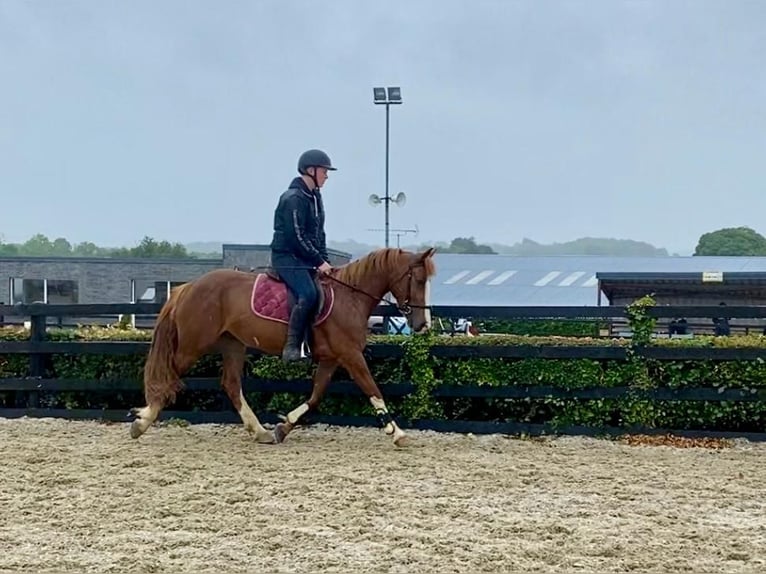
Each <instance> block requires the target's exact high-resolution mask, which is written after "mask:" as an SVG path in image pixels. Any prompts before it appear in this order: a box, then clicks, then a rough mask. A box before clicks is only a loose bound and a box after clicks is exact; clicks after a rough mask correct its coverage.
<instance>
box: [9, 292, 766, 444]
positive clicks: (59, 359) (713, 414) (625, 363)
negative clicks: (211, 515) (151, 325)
mask: <svg viewBox="0 0 766 574" xmlns="http://www.w3.org/2000/svg"><path fill="white" fill-rule="evenodd" d="M631 322H632V328H633V331H634V339H632V340H625V339H607V338H604V339H601V338H593V337H542V336H540V337H538V336H514V335H509V336H483V337H463V336H455V337H444V336H436V335H425V336H415V337H403V336H371V337H370V343H371V344H375V343H393V344H397V345H402V346H403V347H404V351H405V354H404V357H403V358H402V359H374V360H370V368H371V370H372V373H373V376H374V377H375V379H376V381H377V382H378V383H379V384H380V385H381V386H382V391H383V393H384V396H386V389H385V385H386V384H390V383H397V382H410V381H411V382H413V383H415V386H416V391H415V392H414V393H412V394H411V395H409V396H406V397H401V398H394V397H390V396H386V399H387V402H388V404H389V406H390V407H391V408H392V410H393V411H394V413H395V414H396V416H398V417H401V418H405V419H423V418H426V419H461V420H479V421H503V422H504V421H518V422H528V423H551V424H552V425H553V426H554V427H556V426H568V425H587V426H593V427H601V426H617V427H629V426H633V425H640V426H646V427H655V428H672V429H704V430H718V431H739V432H764V431H766V402H764V401H760V402H733V401H732V402H719V401H649V400H645V399H642V398H639V397H638V396H636V397H633V396H628V397H625V398H620V399H599V400H582V399H559V398H541V399H491V398H462V397H461V398H450V397H443V398H434V397H433V396H432V394H431V391H432V389H433V388H434V387H436V386H437V385H479V386H502V385H546V386H552V387H557V388H562V389H577V388H590V387H624V386H628V387H631V388H632V389H635V390H636V391H641V390H644V389H652V388H673V389H682V388H692V387H713V388H718V389H724V388H745V389H752V390H754V391H763V390H766V363H764V361H762V360H754V361H657V360H648V359H643V358H641V357H640V356H638V355H636V354H635V353H634V352H633V347H632V346H631V345H636V344H652V345H658V346H660V345H661V346H684V347H756V348H766V337H763V336H761V335H749V336H738V337H694V338H692V339H683V340H676V339H671V340H667V339H662V340H650V333H651V327H652V326H653V323H652V320H651V319H649V318H648V317H647V316H646V314H645V306H644V307H642V306H641V305H638V306H636V307H635V308H634V314H633V315H632V316H631ZM28 336H29V334H28V332H27V331H24V330H23V329H12V328H5V329H0V339H2V340H22V339H27V338H28ZM150 336H151V334H150V333H149V332H146V331H136V330H129V329H128V330H123V329H104V328H81V329H77V330H52V331H50V333H49V338H50V339H51V340H56V341H63V340H149V338H150ZM436 344H438V345H522V344H523V345H560V346H573V345H577V346H580V345H589V346H619V347H625V348H627V349H628V358H627V360H591V359H575V360H567V359H481V358H459V359H443V358H435V357H433V356H432V355H431V353H430V352H429V347H430V346H432V345H436ZM144 358H145V357H144V355H133V356H131V355H127V356H124V355H118V356H102V355H63V354H62V355H51V357H50V361H49V364H48V371H47V373H46V376H47V377H51V378H85V379H110V378H128V379H134V380H136V381H140V380H141V373H142V368H143V362H144ZM28 365H29V359H28V357H27V356H23V355H5V356H2V355H0V378H10V377H23V376H26V375H27V374H28ZM246 372H247V373H248V374H249V375H250V376H253V377H260V378H269V379H280V380H290V379H309V378H310V375H311V366H310V365H304V364H293V365H284V364H282V363H281V361H280V360H279V358H277V357H259V358H251V359H249V361H248V364H247V367H246ZM219 374H220V360H219V358H218V357H217V356H213V355H210V356H206V357H203V358H202V359H201V360H200V361H199V362H198V363H197V364H196V365H195V366H194V368H193V370H192V371H191V372H190V373H189V374H188V376H190V377H218V376H219ZM348 378H349V377H348V374H347V373H346V372H344V371H343V370H342V369H339V370H338V372H337V373H336V375H335V379H336V380H348ZM247 398H248V400H249V401H250V402H251V404H252V406H253V408H254V409H255V410H256V411H264V410H265V411H269V412H273V413H285V412H287V411H289V410H291V409H292V408H294V407H295V406H296V405H297V404H298V403H299V402H300V401H301V400H303V399H304V398H305V397H302V396H296V395H294V394H290V393H265V392H254V393H249V394H248V397H247ZM13 400H14V398H13V396H12V394H11V393H9V392H5V393H3V392H2V391H0V406H12V405H11V403H12V402H13ZM40 404H41V406H51V407H57V408H61V407H63V408H118V409H120V408H129V407H131V406H140V405H142V404H143V396H142V392H141V391H140V390H137V391H136V392H123V393H112V394H109V393H105V394H94V393H90V394H87V395H86V394H84V393H57V394H48V395H44V396H41V397H40ZM226 405H227V403H226V401H223V402H222V401H221V397H220V394H219V393H215V394H214V393H202V392H198V393H192V392H188V391H187V392H185V393H182V394H181V395H179V399H178V402H177V403H176V405H175V406H174V407H173V408H177V409H181V410H183V409H190V410H195V409H219V408H226ZM319 412H320V413H322V414H344V415H366V416H369V415H371V414H372V413H371V410H370V407H369V403H368V402H367V400H366V399H364V398H362V397H359V396H338V395H327V396H326V397H325V399H324V401H323V403H322V405H321V407H320V409H319Z"/></svg>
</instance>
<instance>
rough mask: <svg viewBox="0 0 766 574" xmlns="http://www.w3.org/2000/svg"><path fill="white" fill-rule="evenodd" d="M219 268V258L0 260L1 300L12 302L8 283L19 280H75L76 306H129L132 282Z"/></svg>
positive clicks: (188, 277) (179, 278)
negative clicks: (119, 304) (109, 304)
mask: <svg viewBox="0 0 766 574" xmlns="http://www.w3.org/2000/svg"><path fill="white" fill-rule="evenodd" d="M220 267H221V260H218V259H196V260H195V259H187V260H161V259H158V260H148V259H96V258H92V259H91V258H72V257H51V258H21V257H19V258H3V259H0V281H2V284H0V301H3V302H5V303H10V302H11V299H10V296H11V293H10V280H11V279H14V278H18V279H48V280H49V281H50V280H72V281H77V283H78V291H79V296H78V302H79V303H130V298H131V280H135V281H137V282H143V283H145V282H154V281H171V282H186V281H190V280H192V279H194V278H196V277H199V276H200V275H202V274H204V273H206V272H208V271H211V270H213V269H218V268H220ZM136 296H140V293H137V294H136Z"/></svg>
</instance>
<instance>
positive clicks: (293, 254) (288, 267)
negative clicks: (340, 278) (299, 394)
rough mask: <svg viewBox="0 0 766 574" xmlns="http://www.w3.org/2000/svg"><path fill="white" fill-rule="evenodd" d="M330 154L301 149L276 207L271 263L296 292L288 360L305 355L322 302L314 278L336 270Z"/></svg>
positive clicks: (286, 350) (286, 348) (284, 353)
mask: <svg viewBox="0 0 766 574" xmlns="http://www.w3.org/2000/svg"><path fill="white" fill-rule="evenodd" d="M335 169H336V168H334V167H333V166H332V162H331V161H330V158H329V156H328V155H327V154H326V153H325V152H323V151H321V150H318V149H311V150H308V151H306V152H304V153H303V154H301V156H300V158H299V159H298V173H299V174H300V177H296V178H295V179H293V180H292V182H290V185H289V186H288V188H287V191H285V192H284V193H283V194H282V195H281V196H280V197H279V203H278V204H277V208H276V210H275V211H274V237H273V239H272V241H271V266H272V268H273V269H274V270H275V271H276V272H277V273H278V274H279V276H280V278H281V279H282V280H283V281H284V282H285V283H286V284H287V286H288V288H289V289H290V291H291V292H292V294H293V295H294V297H295V306H294V307H293V309H292V312H291V314H290V320H289V321H288V324H287V342H286V344H285V346H284V349H283V350H282V359H283V360H284V361H296V360H298V359H301V358H302V357H303V354H302V348H301V347H302V343H303V340H304V337H305V334H306V329H307V326H308V325H307V323H308V320H309V317H311V316H313V311H314V310H315V307H316V305H317V303H318V301H319V293H318V292H317V287H316V284H315V283H314V277H315V275H316V272H317V271H319V272H320V273H324V274H327V273H330V272H331V271H332V266H331V265H330V263H329V256H328V255H327V245H326V240H325V231H324V204H323V203H322V195H321V193H320V191H319V190H320V188H321V187H322V186H323V185H324V184H325V182H326V181H327V178H328V173H327V172H328V171H335Z"/></svg>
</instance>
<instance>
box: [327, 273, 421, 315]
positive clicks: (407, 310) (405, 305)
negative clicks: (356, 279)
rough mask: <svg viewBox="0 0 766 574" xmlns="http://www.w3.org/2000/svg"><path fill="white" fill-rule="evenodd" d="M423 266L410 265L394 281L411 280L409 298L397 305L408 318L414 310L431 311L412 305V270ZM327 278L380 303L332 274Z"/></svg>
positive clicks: (375, 298)
mask: <svg viewBox="0 0 766 574" xmlns="http://www.w3.org/2000/svg"><path fill="white" fill-rule="evenodd" d="M422 266H423V264H422V263H416V264H415V265H410V266H409V267H408V268H407V271H405V272H404V273H402V274H401V275H400V276H399V277H398V278H397V279H396V281H394V283H398V282H399V281H401V280H402V279H403V278H404V276H405V275H407V276H408V278H409V281H407V296H406V297H405V298H404V301H403V302H402V303H398V302H397V305H396V308H397V309H399V311H401V312H402V313H403V314H404V315H405V316H406V317H409V316H410V315H411V314H412V310H413V309H430V305H413V304H412V303H410V297H411V295H412V270H413V269H414V268H415V267H422ZM326 277H329V278H330V279H332V280H333V281H335V282H336V283H339V284H341V285H344V286H346V287H348V288H349V289H351V290H352V291H356V292H357V293H362V294H363V295H367V297H369V298H370V299H372V300H373V301H375V302H378V301H380V298H379V297H375V296H374V295H370V294H369V293H367V291H365V290H363V289H360V288H359V287H357V286H355V285H351V284H350V283H346V282H345V281H341V280H340V279H338V278H337V277H334V276H333V275H332V274H329V275H326Z"/></svg>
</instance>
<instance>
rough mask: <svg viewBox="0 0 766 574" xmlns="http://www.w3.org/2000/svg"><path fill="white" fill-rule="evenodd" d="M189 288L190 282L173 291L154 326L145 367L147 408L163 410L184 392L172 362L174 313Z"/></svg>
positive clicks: (175, 340)
mask: <svg viewBox="0 0 766 574" xmlns="http://www.w3.org/2000/svg"><path fill="white" fill-rule="evenodd" d="M189 286H190V283H184V284H183V285H179V286H178V287H176V288H174V289H173V291H172V293H171V294H170V297H169V298H168V300H167V301H166V302H165V304H164V305H163V306H162V309H161V310H160V314H159V316H158V317H157V322H156V323H155V325H154V333H153V335H152V343H151V346H150V347H149V356H148V357H147V359H146V365H145V366H144V394H145V396H146V402H147V404H149V405H157V406H159V407H160V408H162V407H163V406H165V405H166V404H168V403H172V402H174V401H175V400H176V394H177V393H178V392H179V391H181V390H182V389H183V383H182V382H181V379H180V375H179V373H178V371H177V370H176V364H175V360H174V358H175V354H176V350H177V349H178V326H177V324H176V319H175V310H176V307H177V305H178V303H179V301H180V300H181V298H182V297H183V295H184V294H185V293H186V291H187V289H188V287H189Z"/></svg>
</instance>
